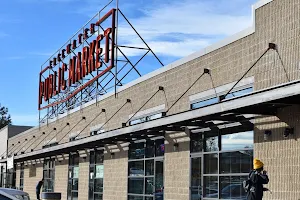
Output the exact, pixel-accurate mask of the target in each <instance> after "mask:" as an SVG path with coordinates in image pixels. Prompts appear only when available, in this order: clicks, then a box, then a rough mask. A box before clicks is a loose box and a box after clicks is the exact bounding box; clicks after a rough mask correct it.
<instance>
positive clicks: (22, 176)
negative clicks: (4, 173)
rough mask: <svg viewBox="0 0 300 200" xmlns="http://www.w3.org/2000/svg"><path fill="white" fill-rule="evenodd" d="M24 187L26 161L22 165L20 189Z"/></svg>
mask: <svg viewBox="0 0 300 200" xmlns="http://www.w3.org/2000/svg"><path fill="white" fill-rule="evenodd" d="M23 189H24V163H21V166H20V190H23Z"/></svg>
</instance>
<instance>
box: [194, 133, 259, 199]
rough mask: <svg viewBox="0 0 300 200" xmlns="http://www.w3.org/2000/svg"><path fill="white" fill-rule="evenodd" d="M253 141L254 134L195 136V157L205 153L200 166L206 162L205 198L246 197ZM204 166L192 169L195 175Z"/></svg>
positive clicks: (203, 177)
mask: <svg viewBox="0 0 300 200" xmlns="http://www.w3.org/2000/svg"><path fill="white" fill-rule="evenodd" d="M253 138H254V134H253V131H248V132H240V133H232V134H228V135H219V134H218V133H215V134H212V133H210V134H209V135H207V134H205V133H204V134H192V135H191V141H190V142H191V153H192V155H194V154H193V153H197V152H198V153H199V152H201V153H202V154H201V157H200V158H199V163H201V160H202V162H203V165H202V167H203V175H202V180H203V189H202V192H203V197H204V198H215V199H244V198H246V193H245V191H244V190H243V188H242V182H243V180H246V179H247V177H248V174H249V172H250V171H251V170H252V162H253V144H254V142H253ZM195 155H198V154H195ZM194 157H195V156H194ZM196 158H197V157H196ZM194 160H196V159H194ZM194 160H192V161H194ZM194 165H195V164H194ZM202 167H201V166H199V167H194V168H193V167H192V175H193V174H201V171H199V170H201V168H202ZM192 180H193V179H191V181H192ZM197 180H198V179H197ZM191 184H193V183H191ZM198 185H200V183H199V184H198Z"/></svg>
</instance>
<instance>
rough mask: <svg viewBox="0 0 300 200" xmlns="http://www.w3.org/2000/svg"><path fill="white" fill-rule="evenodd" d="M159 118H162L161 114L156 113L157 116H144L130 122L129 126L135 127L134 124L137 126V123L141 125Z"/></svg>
mask: <svg viewBox="0 0 300 200" xmlns="http://www.w3.org/2000/svg"><path fill="white" fill-rule="evenodd" d="M161 117H162V113H157V114H154V115H149V116H146V117H141V118H138V119H134V120H131V121H130V122H129V125H135V124H139V123H143V122H148V121H151V120H154V119H159V118H161Z"/></svg>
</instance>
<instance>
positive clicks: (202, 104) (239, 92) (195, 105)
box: [191, 86, 253, 109]
mask: <svg viewBox="0 0 300 200" xmlns="http://www.w3.org/2000/svg"><path fill="white" fill-rule="evenodd" d="M251 92H253V87H252V86H251V87H248V88H245V89H240V90H236V91H233V92H230V93H229V94H228V95H226V97H225V95H221V96H220V99H229V98H233V97H239V96H243V95H245V94H249V93H251ZM224 97H225V98H224ZM218 102H219V97H213V98H209V99H205V100H201V101H198V102H196V103H193V104H191V109H197V108H202V107H205V106H209V105H212V104H215V103H218Z"/></svg>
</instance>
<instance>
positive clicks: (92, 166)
mask: <svg viewBox="0 0 300 200" xmlns="http://www.w3.org/2000/svg"><path fill="white" fill-rule="evenodd" d="M97 153H98V155H100V157H101V159H100V160H101V162H97V159H96V158H97ZM92 158H93V159H92ZM97 166H103V170H104V151H103V150H97V149H94V150H90V159H89V193H88V199H89V200H95V194H98V195H102V199H103V192H104V185H103V183H104V182H103V181H104V177H102V178H96V168H97ZM91 169H93V178H91ZM103 173H104V171H103ZM101 179H102V192H95V180H101ZM91 184H92V185H93V188H92V196H91V193H90V189H91V188H90V186H91Z"/></svg>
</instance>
